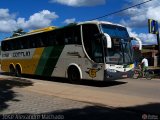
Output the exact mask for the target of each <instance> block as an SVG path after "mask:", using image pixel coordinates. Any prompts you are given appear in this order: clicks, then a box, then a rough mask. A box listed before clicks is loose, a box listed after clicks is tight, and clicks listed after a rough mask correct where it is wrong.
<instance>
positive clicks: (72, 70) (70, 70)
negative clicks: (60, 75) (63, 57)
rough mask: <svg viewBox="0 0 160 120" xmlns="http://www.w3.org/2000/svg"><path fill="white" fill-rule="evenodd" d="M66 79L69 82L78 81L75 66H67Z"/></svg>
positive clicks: (78, 75) (78, 74)
mask: <svg viewBox="0 0 160 120" xmlns="http://www.w3.org/2000/svg"><path fill="white" fill-rule="evenodd" d="M68 79H69V81H70V82H71V83H76V84H79V83H80V73H79V70H78V68H77V67H75V66H70V67H69V68H68Z"/></svg>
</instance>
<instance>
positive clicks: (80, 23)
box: [4, 20, 125, 40]
mask: <svg viewBox="0 0 160 120" xmlns="http://www.w3.org/2000/svg"><path fill="white" fill-rule="evenodd" d="M82 24H108V25H116V26H120V27H125V26H123V25H120V24H115V23H111V22H107V21H98V20H93V21H85V22H79V23H71V24H69V25H67V26H63V27H59V28H57V27H55V26H49V27H45V28H41V29H36V30H32V31H30V32H28V33H26V34H23V35H20V36H15V37H9V38H5V39H4V40H12V39H15V38H19V37H24V36H29V35H34V34H38V33H43V32H48V31H52V30H55V29H63V28H66V27H70V26H76V25H82Z"/></svg>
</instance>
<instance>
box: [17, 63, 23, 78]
mask: <svg viewBox="0 0 160 120" xmlns="http://www.w3.org/2000/svg"><path fill="white" fill-rule="evenodd" d="M21 72H22V71H21V67H20V65H18V64H17V65H16V76H17V77H20V76H21Z"/></svg>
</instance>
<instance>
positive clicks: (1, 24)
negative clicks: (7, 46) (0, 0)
mask: <svg viewBox="0 0 160 120" xmlns="http://www.w3.org/2000/svg"><path fill="white" fill-rule="evenodd" d="M14 18H15V14H10V13H9V9H0V32H11V31H14V30H16V28H17V24H16V21H15V20H14Z"/></svg>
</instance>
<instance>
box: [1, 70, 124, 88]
mask: <svg viewBox="0 0 160 120" xmlns="http://www.w3.org/2000/svg"><path fill="white" fill-rule="evenodd" d="M1 74H2V75H9V74H8V73H1ZM22 77H25V78H31V79H35V80H45V81H54V82H60V83H68V84H75V85H85V86H91V87H111V86H116V85H121V84H126V83H127V82H123V81H118V80H116V81H114V80H113V81H95V80H81V81H75V82H73V83H71V82H70V81H68V79H65V78H57V77H45V76H37V75H28V74H23V75H22Z"/></svg>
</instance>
